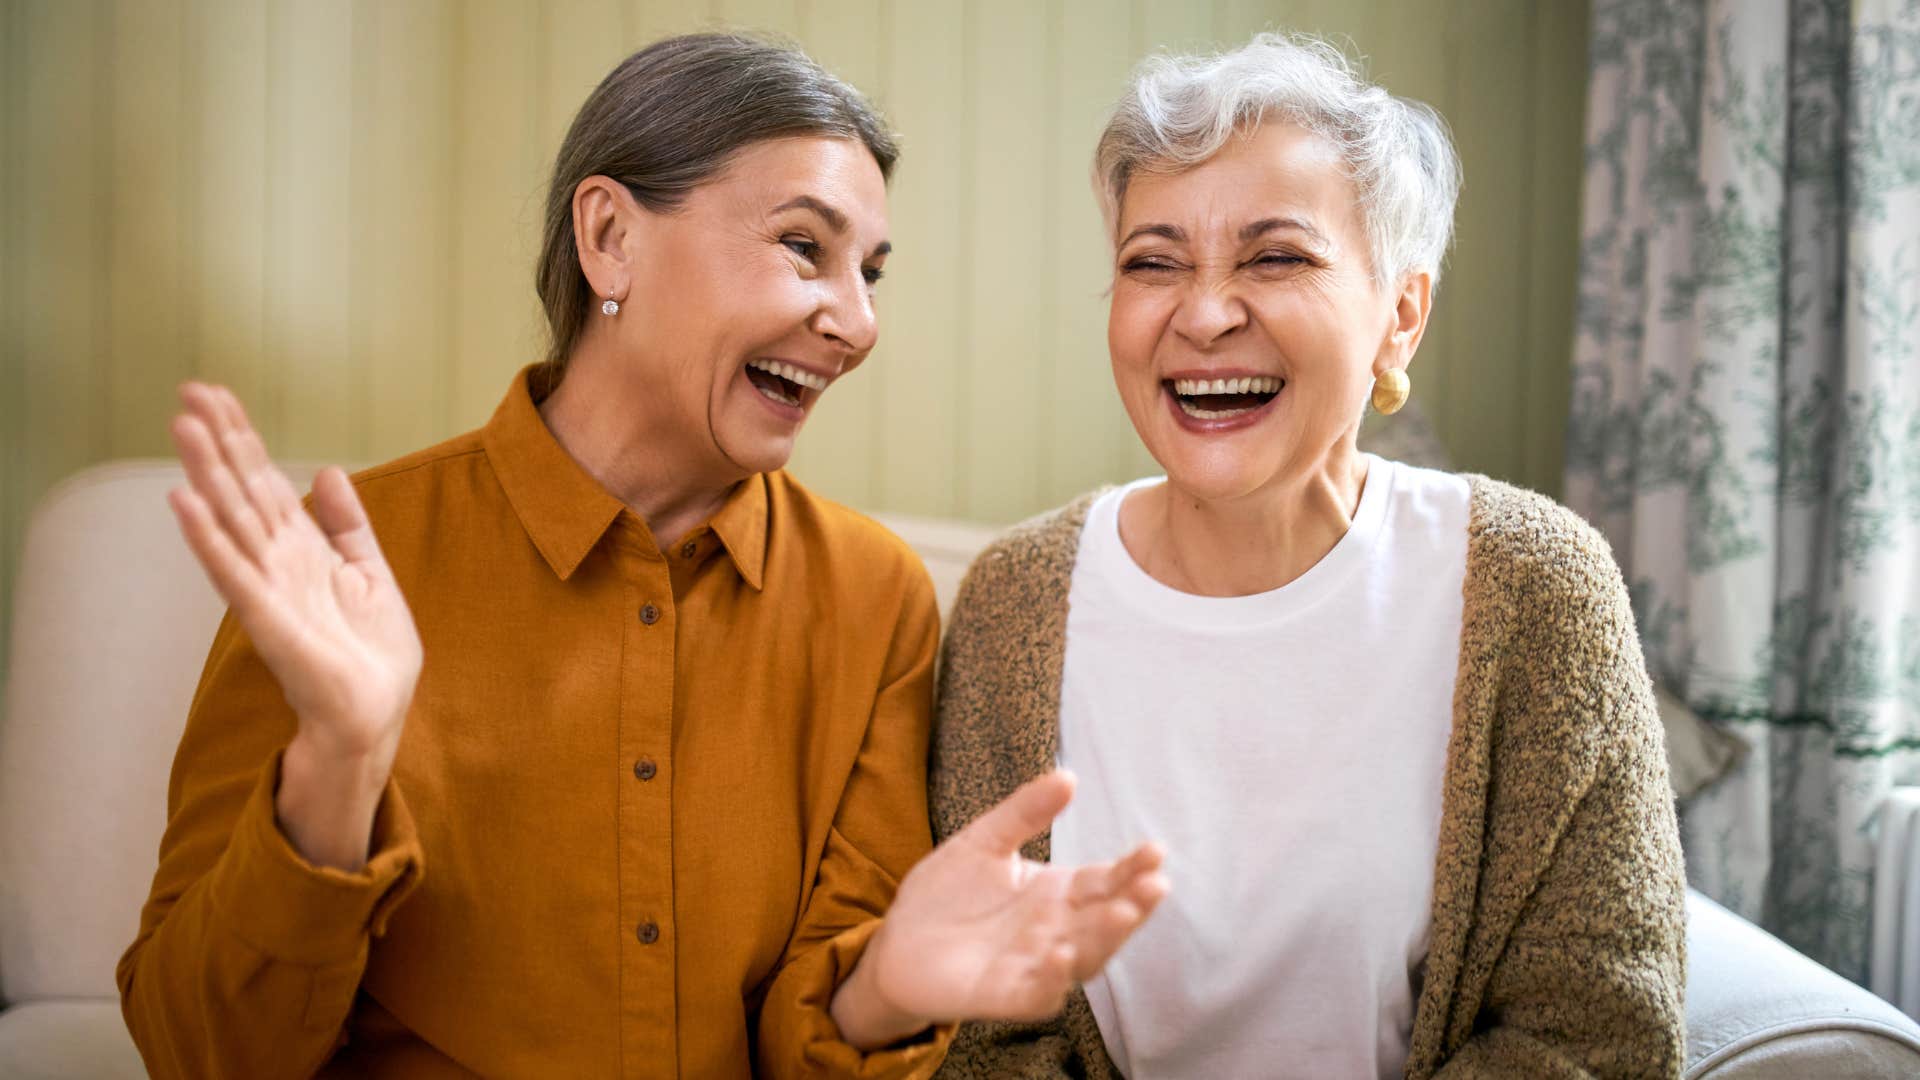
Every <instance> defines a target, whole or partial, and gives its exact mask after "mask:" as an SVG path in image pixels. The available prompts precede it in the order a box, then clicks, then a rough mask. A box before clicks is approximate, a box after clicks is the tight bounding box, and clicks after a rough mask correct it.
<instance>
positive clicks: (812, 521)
mask: <svg viewBox="0 0 1920 1080" xmlns="http://www.w3.org/2000/svg"><path fill="white" fill-rule="evenodd" d="M764 480H765V483H766V485H767V512H768V517H769V520H768V525H767V541H768V544H769V548H770V552H769V553H770V554H771V547H772V545H774V544H776V543H794V544H798V545H799V546H800V549H801V554H802V557H803V558H804V559H805V560H806V562H807V563H808V565H809V566H810V567H812V568H814V569H815V570H817V571H819V573H818V574H816V575H814V576H818V577H822V578H825V579H827V580H829V581H831V582H836V583H842V584H844V585H845V586H847V587H849V588H860V589H863V590H868V589H872V588H873V587H874V586H876V585H884V586H887V587H889V588H890V589H892V590H896V591H899V592H902V593H905V594H908V595H910V596H911V597H912V598H913V599H914V601H915V602H916V603H918V602H924V603H925V604H928V605H931V604H932V603H933V579H932V578H930V577H928V576H927V568H926V566H925V564H923V563H922V562H921V561H920V556H919V554H918V553H916V552H915V551H914V550H913V547H912V546H911V545H910V544H908V543H907V542H906V541H905V540H902V539H901V538H900V537H899V536H898V535H896V534H895V533H894V532H893V530H891V529H889V528H887V527H886V526H885V525H882V524H880V523H879V522H878V521H875V520H874V519H872V518H870V517H868V516H867V515H865V514H862V513H860V512H859V511H858V510H854V509H853V508H851V507H848V506H845V505H843V504H841V503H838V502H835V501H834V500H832V499H829V498H826V497H825V496H823V495H819V494H817V493H815V492H814V491H813V490H812V489H810V488H808V487H807V486H806V485H805V484H802V483H801V482H800V481H799V480H796V479H795V478H794V477H793V475H792V474H791V473H788V472H787V471H786V470H784V469H782V470H780V471H778V472H772V473H767V474H765V476H764Z"/></svg>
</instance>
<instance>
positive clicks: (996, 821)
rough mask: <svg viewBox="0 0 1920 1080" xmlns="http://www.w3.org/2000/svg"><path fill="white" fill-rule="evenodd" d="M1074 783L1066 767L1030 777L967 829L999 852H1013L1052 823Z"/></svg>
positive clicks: (1008, 853)
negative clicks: (1031, 778)
mask: <svg viewBox="0 0 1920 1080" xmlns="http://www.w3.org/2000/svg"><path fill="white" fill-rule="evenodd" d="M1073 785H1074V780H1073V774H1072V773H1070V772H1067V771H1066V770H1064V769H1055V770H1053V771H1052V772H1050V773H1047V774H1046V775H1045V776H1041V777H1037V778H1035V779H1033V780H1029V781H1027V782H1026V783H1024V784H1022V785H1020V787H1019V789H1018V790H1016V791H1015V792H1014V793H1013V794H1011V795H1009V796H1007V797H1006V798H1004V799H1002V800H1000V802H999V803H997V804H996V805H995V806H994V807H993V809H991V810H988V811H987V812H986V813H984V814H981V815H980V816H979V817H978V818H975V819H974V821H973V824H971V825H969V826H967V828H966V832H967V833H968V834H970V835H971V837H972V838H973V839H974V840H976V841H978V842H980V843H982V844H984V845H986V846H987V847H988V848H989V849H990V850H992V851H993V852H995V853H996V854H1006V855H1011V854H1013V853H1014V852H1017V851H1019V850H1020V845H1021V844H1024V843H1026V842H1027V841H1028V840H1029V839H1031V838H1033V837H1034V836H1035V835H1037V834H1038V833H1039V832H1040V831H1041V830H1043V829H1045V828H1047V827H1048V826H1049V825H1051V824H1053V819H1054V818H1056V817H1058V816H1059V815H1060V811H1062V810H1065V809H1066V808H1067V803H1068V802H1069V801H1071V800H1072V799H1073Z"/></svg>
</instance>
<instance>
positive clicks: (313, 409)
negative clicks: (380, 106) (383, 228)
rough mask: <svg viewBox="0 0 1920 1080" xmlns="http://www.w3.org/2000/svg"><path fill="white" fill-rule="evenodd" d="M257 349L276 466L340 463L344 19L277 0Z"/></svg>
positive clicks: (347, 283) (347, 108)
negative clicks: (273, 391)
mask: <svg viewBox="0 0 1920 1080" xmlns="http://www.w3.org/2000/svg"><path fill="white" fill-rule="evenodd" d="M268 36H269V41H268V49H269V50H270V53H269V55H270V57H271V63H270V65H269V71H270V72H271V74H270V79H271V93H270V94H269V96H268V110H269V112H268V118H267V176H268V182H267V232H268V235H269V236H271V237H272V241H273V242H272V246H271V247H270V249H269V250H268V251H267V255H266V261H267V274H266V281H265V286H266V293H267V299H266V340H267V354H268V359H269V363H270V364H271V365H272V369H273V370H274V371H275V372H276V373H277V375H278V379H277V381H278V391H279V392H278V394H277V395H266V396H265V397H263V398H262V400H261V401H260V402H259V403H258V406H260V407H257V408H256V409H255V411H256V412H262V411H264V406H265V405H266V404H267V403H268V402H267V399H268V398H273V399H274V401H273V403H274V405H275V406H276V407H277V412H276V416H275V420H274V427H275V429H276V430H277V431H278V432H279V439H278V441H277V442H275V443H273V444H272V447H271V448H272V450H273V451H274V452H275V453H278V454H284V455H286V456H288V457H298V458H327V457H332V456H335V455H337V454H338V453H339V451H340V447H339V438H338V432H337V430H336V428H337V425H338V424H339V418H340V417H342V416H346V415H351V413H352V411H353V409H354V405H355V403H354V399H353V387H354V378H353V370H354V369H353V364H354V361H355V357H354V354H353V345H352V342H351V340H350V337H349V334H348V328H349V326H350V325H351V319H352V314H353V313H352V309H351V307H350V306H349V304H350V299H351V296H352V292H353V285H352V277H351V274H350V272H349V271H350V268H351V265H352V261H351V258H352V235H353V232H352V202H351V195H352V190H353V185H352V180H353V8H352V6H351V5H346V4H338V5H336V4H309V3H303V2H301V0H278V2H276V3H274V4H273V6H272V7H271V8H270V9H269V18H268Z"/></svg>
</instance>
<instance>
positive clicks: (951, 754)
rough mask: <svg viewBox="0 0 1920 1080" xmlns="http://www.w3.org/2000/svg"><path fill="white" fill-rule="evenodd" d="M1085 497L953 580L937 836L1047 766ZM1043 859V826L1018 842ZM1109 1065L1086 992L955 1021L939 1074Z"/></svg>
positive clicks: (1075, 1070)
mask: <svg viewBox="0 0 1920 1080" xmlns="http://www.w3.org/2000/svg"><path fill="white" fill-rule="evenodd" d="M1089 501H1090V500H1088V499H1081V500H1079V501H1078V502H1076V503H1075V504H1073V505H1071V506H1069V507H1067V508H1066V509H1065V510H1063V511H1061V512H1060V513H1058V514H1056V515H1053V516H1051V517H1048V518H1045V519H1042V520H1039V521H1036V522H1030V523H1028V524H1026V525H1024V526H1021V527H1018V528H1016V529H1015V530H1014V531H1013V532H1011V533H1009V534H1008V535H1007V536H1005V537H1003V538H1001V539H1000V540H998V541H996V542H995V543H993V544H992V545H990V546H989V547H988V548H987V549H986V550H985V551H984V552H982V553H981V555H980V556H979V558H978V559H976V560H975V561H974V564H973V566H972V567H971V568H970V569H969V570H968V571H967V576H966V578H965V580H963V581H962V582H961V585H960V593H959V596H958V597H957V598H956V599H955V601H954V608H953V613H952V615H951V617H950V618H949V620H948V630H947V638H946V642H945V644H944V646H943V648H942V651H941V663H940V676H939V685H938V690H937V692H936V695H935V705H934V736H933V752H932V758H931V767H930V770H929V774H928V779H929V797H930V809H931V811H932V816H933V829H934V840H935V842H936V843H938V842H939V841H941V840H944V839H945V838H946V837H948V836H951V835H952V834H954V833H956V832H958V831H960V830H961V829H962V828H964V827H965V826H966V825H967V823H968V822H970V821H972V820H973V819H974V818H976V817H978V816H979V815H980V814H982V813H984V812H985V811H986V810H988V809H989V808H990V807H992V806H993V805H994V804H995V803H996V802H998V801H999V800H1001V799H1003V798H1005V797H1006V796H1007V795H1009V794H1011V793H1012V792H1013V790H1014V789H1015V788H1017V787H1019V786H1020V785H1021V784H1022V783H1024V782H1025V781H1027V780H1029V779H1031V778H1032V777H1034V776H1038V775H1039V774H1040V773H1042V772H1044V771H1046V770H1047V769H1048V768H1051V767H1052V765H1053V759H1054V751H1055V742H1054V731H1055V719H1054V718H1055V717H1056V716H1057V714H1058V710H1059V704H1060V671H1059V664H1060V658H1061V655H1062V649H1063V646H1064V635H1065V623H1064V620H1065V617H1066V581H1067V579H1068V577H1070V575H1071V574H1072V571H1073V547H1074V544H1075V543H1076V542H1077V541H1078V538H1079V526H1080V521H1081V520H1082V519H1083V518H1084V514H1085V507H1086V505H1087V503H1088V502H1089ZM1022 853H1023V854H1024V855H1025V856H1026V857H1028V858H1031V859H1037V860H1040V861H1046V860H1047V858H1048V856H1049V855H1050V853H1051V835H1050V834H1042V835H1041V836H1040V837H1038V838H1036V839H1034V840H1033V841H1031V842H1030V843H1029V844H1028V845H1027V846H1026V848H1025V849H1024V850H1023V852H1022ZM1114 1075H1115V1074H1114V1071H1113V1067H1112V1064H1111V1062H1110V1061H1109V1060H1108V1058H1107V1055H1106V1052H1105V1049H1104V1047H1103V1046H1102V1044H1101V1042H1100V1032H1099V1027H1098V1024H1097V1023H1096V1022H1095V1020H1094V1018H1093V1010H1092V1007H1091V1006H1090V1005H1088V1003H1087V997H1086V994H1085V993H1084V992H1082V991H1081V990H1079V989H1077V988H1076V989H1075V990H1074V992H1073V993H1072V994H1071V995H1070V996H1069V997H1068V1000H1067V1006H1066V1009H1065V1010H1064V1011H1063V1012H1062V1013H1061V1014H1060V1015H1058V1016H1055V1017H1052V1018H1051V1019H1048V1020H1043V1021H1040V1022H1037V1023H1004V1022H979V1021H974V1022H968V1023H965V1024H962V1025H960V1031H959V1033H958V1034H957V1035H956V1036H955V1037H954V1040H953V1045H952V1046H951V1047H950V1048H949V1050H948V1052H947V1059H946V1063H945V1064H944V1065H943V1066H942V1067H941V1070H940V1073H939V1076H940V1077H942V1078H945V1080H975V1078H979V1080H988V1078H993V1080H1002V1078H1018V1080H1053V1078H1062V1077H1069V1076H1072V1077H1088V1078H1092V1080H1107V1078H1110V1077H1113V1076H1114Z"/></svg>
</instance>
